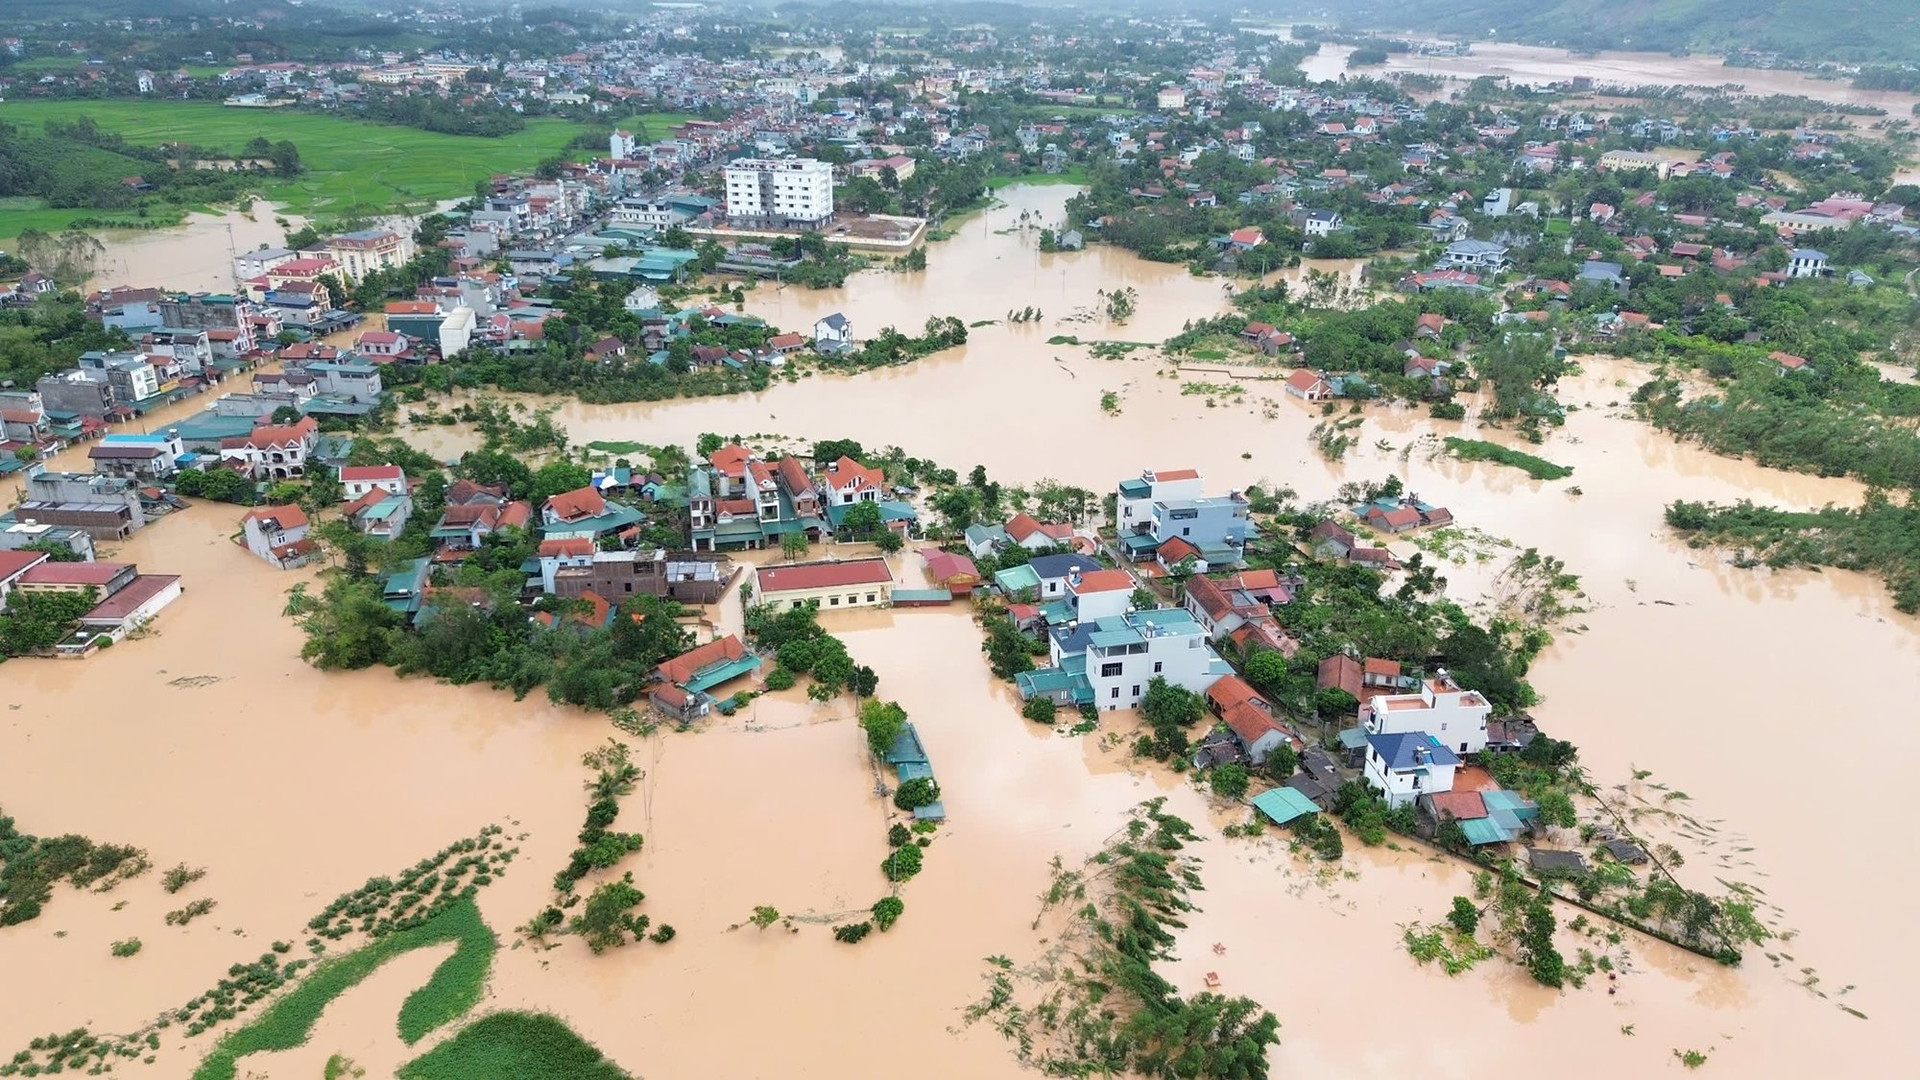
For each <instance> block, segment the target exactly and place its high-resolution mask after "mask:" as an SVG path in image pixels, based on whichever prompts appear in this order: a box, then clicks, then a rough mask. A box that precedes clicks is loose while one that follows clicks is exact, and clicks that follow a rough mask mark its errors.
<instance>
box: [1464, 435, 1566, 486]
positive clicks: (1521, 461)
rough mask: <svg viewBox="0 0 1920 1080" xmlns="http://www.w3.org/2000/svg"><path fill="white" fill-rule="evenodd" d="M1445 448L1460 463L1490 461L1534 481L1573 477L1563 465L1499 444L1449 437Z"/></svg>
mask: <svg viewBox="0 0 1920 1080" xmlns="http://www.w3.org/2000/svg"><path fill="white" fill-rule="evenodd" d="M1446 447H1447V453H1449V454H1451V455H1453V456H1454V457H1457V458H1459V459H1460V460H1461V461H1492V462H1496V463H1498V464H1501V465H1510V466H1512V467H1513V468H1516V469H1520V470H1521V471H1523V472H1525V473H1526V474H1527V475H1528V476H1531V477H1533V478H1534V479H1535V480H1563V479H1565V478H1567V477H1569V476H1572V475H1573V470H1572V469H1571V468H1568V467H1567V466H1565V465H1555V464H1554V463H1553V462H1551V461H1548V460H1546V459H1545V458H1538V457H1534V456H1533V455H1532V454H1525V453H1522V452H1520V451H1518V450H1510V449H1508V448H1507V447H1504V446H1501V445H1500V444H1499V443H1491V442H1487V441H1485V440H1483V439H1461V438H1456V437H1454V436H1452V435H1449V436H1447V440H1446Z"/></svg>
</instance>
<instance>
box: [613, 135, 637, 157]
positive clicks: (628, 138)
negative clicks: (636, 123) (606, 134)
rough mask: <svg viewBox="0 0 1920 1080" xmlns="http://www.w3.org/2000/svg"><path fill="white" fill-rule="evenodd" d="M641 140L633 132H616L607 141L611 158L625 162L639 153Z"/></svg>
mask: <svg viewBox="0 0 1920 1080" xmlns="http://www.w3.org/2000/svg"><path fill="white" fill-rule="evenodd" d="M639 149H640V140H639V139H637V138H635V137H634V134H633V132H631V131H616V132H614V133H613V135H612V137H610V138H609V139H608V140H607V152H608V154H609V155H610V156H611V157H614V158H616V159H621V160H625V159H628V158H632V157H634V156H635V155H637V154H638V153H639Z"/></svg>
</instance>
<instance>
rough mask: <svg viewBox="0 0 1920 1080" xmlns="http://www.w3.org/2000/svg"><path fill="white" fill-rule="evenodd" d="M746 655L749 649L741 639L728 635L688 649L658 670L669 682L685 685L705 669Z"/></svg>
mask: <svg viewBox="0 0 1920 1080" xmlns="http://www.w3.org/2000/svg"><path fill="white" fill-rule="evenodd" d="M745 655H747V647H746V646H745V645H743V644H741V642H740V639H739V638H737V637H735V636H733V635H732V634H728V635H727V636H726V637H723V638H720V639H718V640H716V641H709V642H707V643H706V644H705V645H701V646H699V647H697V648H693V649H688V650H687V651H686V652H683V653H681V654H680V655H679V656H676V657H674V658H673V659H671V660H668V661H667V662H666V663H664V664H661V665H660V666H659V668H657V669H656V670H657V671H658V673H659V675H660V677H661V678H662V679H665V680H666V681H667V682H670V683H685V682H687V681H688V680H690V679H692V678H693V677H694V676H695V675H697V674H699V673H700V671H701V670H702V669H704V668H708V667H711V666H713V665H714V664H718V663H721V662H722V661H726V660H738V659H740V658H741V657H743V656H745Z"/></svg>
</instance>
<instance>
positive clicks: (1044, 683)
mask: <svg viewBox="0 0 1920 1080" xmlns="http://www.w3.org/2000/svg"><path fill="white" fill-rule="evenodd" d="M1129 595H1130V594H1129ZM1049 652H1050V653H1051V656H1052V659H1053V664H1052V666H1051V667H1046V668H1038V669H1035V670H1033V671H1028V672H1021V673H1020V674H1019V675H1018V676H1016V677H1015V679H1014V684H1015V685H1016V686H1017V687H1019V690H1020V696H1021V697H1023V698H1032V697H1035V696H1041V697H1049V698H1053V699H1054V700H1056V701H1058V702H1060V703H1062V704H1065V703H1068V702H1072V703H1080V704H1089V703H1090V704H1092V705H1094V706H1095V707H1096V708H1099V709H1101V710H1102V711H1110V710H1114V709H1132V708H1137V707H1138V706H1139V704H1140V699H1141V698H1142V697H1144V696H1145V695H1146V692H1147V686H1148V684H1149V683H1151V682H1152V681H1153V680H1154V678H1155V677H1159V678H1164V679H1166V680H1167V681H1168V682H1170V683H1172V684H1173V685H1175V686H1180V687H1184V688H1186V689H1188V690H1191V691H1193V692H1194V693H1196V694H1199V693H1205V692H1206V690H1207V688H1208V687H1210V686H1212V685H1213V684H1214V683H1215V682H1216V681H1218V680H1219V679H1221V678H1224V677H1225V676H1227V675H1231V674H1232V673H1233V668H1232V667H1231V666H1230V665H1228V663H1227V662H1226V661H1225V660H1222V659H1221V658H1220V656H1219V654H1217V653H1215V652H1214V651H1213V647H1212V646H1210V645H1209V644H1207V634H1206V631H1205V630H1204V629H1202V628H1201V626H1200V624H1199V623H1197V622H1195V621H1194V619H1193V616H1192V615H1189V614H1188V613H1187V612H1186V611H1185V610H1184V609H1182V608H1156V609H1154V610H1151V611H1135V612H1131V613H1128V614H1125V615H1115V616H1109V617H1107V618H1102V619H1096V620H1094V621H1092V622H1081V621H1077V620H1076V621H1075V622H1074V623H1072V624H1071V625H1068V626H1062V627H1057V628H1055V629H1054V630H1053V631H1052V634H1051V635H1050V642H1049Z"/></svg>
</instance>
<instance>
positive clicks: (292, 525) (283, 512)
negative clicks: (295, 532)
mask: <svg viewBox="0 0 1920 1080" xmlns="http://www.w3.org/2000/svg"><path fill="white" fill-rule="evenodd" d="M240 520H242V521H271V522H275V523H277V524H278V525H279V527H280V528H281V529H297V528H299V527H300V526H302V525H305V524H306V523H307V512H306V511H305V510H302V509H300V508H299V507H298V506H295V505H293V504H292V503H288V504H287V505H285V506H256V507H254V508H253V509H251V510H249V511H247V512H246V513H245V514H243V515H241V517H240Z"/></svg>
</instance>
